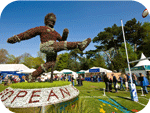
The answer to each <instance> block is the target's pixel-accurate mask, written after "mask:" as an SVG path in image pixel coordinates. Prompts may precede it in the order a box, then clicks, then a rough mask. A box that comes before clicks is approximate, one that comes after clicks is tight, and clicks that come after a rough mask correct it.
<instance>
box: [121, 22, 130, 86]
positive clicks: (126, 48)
mask: <svg viewBox="0 0 150 113" xmlns="http://www.w3.org/2000/svg"><path fill="white" fill-rule="evenodd" d="M121 24H122V33H123V39H124V44H125V50H126V56H127V63H128V68H129V74H130V80H131V84H132V76H131V70H130V64H129V58H128V51H127V46H126V40H125V34H124V29H123V22H122V20H121Z"/></svg>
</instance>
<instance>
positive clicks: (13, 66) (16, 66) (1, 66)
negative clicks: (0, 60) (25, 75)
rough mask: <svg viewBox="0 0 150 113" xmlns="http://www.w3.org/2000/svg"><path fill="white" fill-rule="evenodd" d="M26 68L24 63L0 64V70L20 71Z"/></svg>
mask: <svg viewBox="0 0 150 113" xmlns="http://www.w3.org/2000/svg"><path fill="white" fill-rule="evenodd" d="M28 69H29V68H28V67H27V66H25V65H24V64H0V71H21V70H28Z"/></svg>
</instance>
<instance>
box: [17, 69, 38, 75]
mask: <svg viewBox="0 0 150 113" xmlns="http://www.w3.org/2000/svg"><path fill="white" fill-rule="evenodd" d="M35 70H36V69H27V70H23V71H22V70H21V71H19V72H17V73H24V74H30V73H32V72H34V71H35Z"/></svg>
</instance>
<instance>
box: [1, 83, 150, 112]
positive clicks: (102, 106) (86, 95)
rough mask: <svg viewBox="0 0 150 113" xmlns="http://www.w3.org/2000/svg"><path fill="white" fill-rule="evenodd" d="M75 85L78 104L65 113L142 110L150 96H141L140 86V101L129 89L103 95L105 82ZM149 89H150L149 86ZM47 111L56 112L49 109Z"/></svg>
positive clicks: (138, 87) (37, 109)
mask: <svg viewBox="0 0 150 113" xmlns="http://www.w3.org/2000/svg"><path fill="white" fill-rule="evenodd" d="M68 83H69V82H68ZM47 84H50V83H47ZM46 86H47V85H46ZM7 87H8V86H5V87H4V86H3V85H0V92H1V91H2V90H4V89H5V88H7ZM43 87H44V86H43ZM75 87H76V88H77V89H78V90H79V91H80V94H79V101H78V105H77V106H76V104H75V107H74V108H72V107H71V106H68V108H67V107H66V108H65V109H66V110H64V111H63V113H65V111H68V113H111V112H115V113H132V111H136V110H137V111H140V110H142V109H143V108H144V107H145V106H146V105H147V103H148V101H149V98H150V93H149V94H146V96H144V97H142V96H141V87H140V86H137V87H136V88H137V93H138V99H139V101H138V102H134V101H132V100H131V97H130V92H129V91H120V90H118V93H115V92H114V91H115V90H114V89H113V92H112V93H109V92H106V96H103V94H104V92H103V88H105V84H104V82H100V83H94V82H87V81H84V82H83V86H76V85H75ZM148 90H150V88H149V87H148ZM55 108H56V107H55ZM67 109H71V110H67ZM18 111H19V110H18ZM24 111H27V109H24ZM36 111H38V112H36ZM32 112H33V113H34V112H35V113H39V108H31V109H30V113H32ZM17 113H18V112H17ZM20 113H21V112H20ZM47 113H55V112H54V111H48V110H47Z"/></svg>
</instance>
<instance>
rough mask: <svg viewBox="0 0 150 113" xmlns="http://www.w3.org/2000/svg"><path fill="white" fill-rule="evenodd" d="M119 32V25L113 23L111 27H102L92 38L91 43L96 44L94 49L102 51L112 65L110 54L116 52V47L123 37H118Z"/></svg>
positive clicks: (117, 47) (112, 54)
mask: <svg viewBox="0 0 150 113" xmlns="http://www.w3.org/2000/svg"><path fill="white" fill-rule="evenodd" d="M121 32H122V30H121V27H118V26H117V25H116V24H114V25H113V26H112V27H107V28H104V31H103V32H100V33H98V35H97V36H96V37H94V39H93V43H97V44H98V45H95V47H96V50H95V51H96V52H97V51H103V52H104V53H105V54H106V56H107V57H108V58H109V61H111V63H112V64H113V65H114V66H115V64H114V62H113V57H111V56H115V54H118V49H119V47H120V46H121V44H122V42H123V39H122V38H120V34H121ZM110 51H111V52H110ZM109 53H111V54H109Z"/></svg>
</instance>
